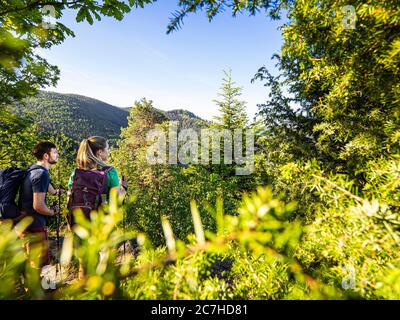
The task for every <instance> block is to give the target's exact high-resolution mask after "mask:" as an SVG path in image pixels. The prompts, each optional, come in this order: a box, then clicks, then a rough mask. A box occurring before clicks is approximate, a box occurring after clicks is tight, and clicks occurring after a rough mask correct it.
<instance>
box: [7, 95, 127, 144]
mask: <svg viewBox="0 0 400 320" xmlns="http://www.w3.org/2000/svg"><path fill="white" fill-rule="evenodd" d="M25 102H26V104H25V105H18V106H16V108H15V111H16V113H17V114H23V115H29V116H31V117H32V118H33V119H34V120H35V122H37V123H38V124H39V126H40V127H42V128H43V129H45V130H47V131H55V132H62V133H64V134H66V135H68V136H69V137H71V138H73V139H74V140H78V141H80V140H82V139H84V138H85V137H88V136H91V135H102V136H104V137H107V138H108V139H115V138H117V137H118V136H119V134H120V130H121V127H126V126H127V125H128V121H127V116H128V112H127V111H126V110H123V109H120V108H118V107H115V106H112V105H110V104H107V103H104V102H102V101H99V100H96V99H92V98H88V97H85V96H80V95H75V94H60V93H55V92H43V91H42V92H40V93H39V94H38V95H37V96H36V97H31V98H28V99H26V101H25Z"/></svg>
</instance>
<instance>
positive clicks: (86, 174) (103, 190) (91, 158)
mask: <svg viewBox="0 0 400 320" xmlns="http://www.w3.org/2000/svg"><path fill="white" fill-rule="evenodd" d="M108 155H109V146H108V142H107V139H105V138H103V137H99V136H93V137H90V138H88V139H85V140H83V141H82V142H81V144H80V146H79V150H78V154H77V157H76V164H77V166H78V168H77V169H75V170H74V171H73V172H72V174H71V177H70V179H69V182H68V189H69V191H68V208H69V210H70V213H69V216H68V222H69V225H70V227H71V228H72V227H73V226H74V225H75V218H74V216H73V211H74V210H76V209H78V208H79V209H81V210H82V212H83V213H84V215H85V217H86V218H87V219H88V220H90V213H91V211H92V210H97V209H98V208H99V206H100V205H101V204H104V203H106V202H108V199H109V195H110V191H111V189H113V188H117V190H118V194H119V195H121V196H123V195H125V192H126V189H127V186H126V182H125V181H122V180H121V181H120V180H119V178H118V173H117V171H116V170H115V168H114V167H112V166H109V165H107V164H106V161H107V160H108Z"/></svg>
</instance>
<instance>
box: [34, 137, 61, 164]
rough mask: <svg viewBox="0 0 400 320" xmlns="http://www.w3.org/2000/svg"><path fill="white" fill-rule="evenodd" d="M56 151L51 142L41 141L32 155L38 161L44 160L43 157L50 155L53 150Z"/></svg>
mask: <svg viewBox="0 0 400 320" xmlns="http://www.w3.org/2000/svg"><path fill="white" fill-rule="evenodd" d="M53 148H54V149H55V148H56V145H55V144H54V143H53V142H50V141H40V142H38V143H37V144H36V146H34V148H33V150H32V154H33V155H34V156H35V158H36V159H38V160H43V156H44V155H45V154H46V153H47V154H50V152H51V149H53Z"/></svg>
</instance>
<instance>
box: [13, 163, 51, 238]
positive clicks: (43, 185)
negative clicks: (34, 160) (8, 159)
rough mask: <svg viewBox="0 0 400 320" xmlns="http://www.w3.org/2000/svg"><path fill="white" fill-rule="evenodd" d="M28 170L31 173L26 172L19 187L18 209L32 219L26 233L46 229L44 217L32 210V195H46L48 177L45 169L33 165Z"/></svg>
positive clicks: (48, 182)
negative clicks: (39, 193) (42, 193)
mask: <svg viewBox="0 0 400 320" xmlns="http://www.w3.org/2000/svg"><path fill="white" fill-rule="evenodd" d="M29 169H30V170H31V171H29V172H28V174H27V175H26V177H25V179H24V181H23V183H22V186H21V190H20V197H19V207H20V209H21V210H24V211H26V212H27V213H28V215H30V216H31V217H32V218H33V222H32V224H31V225H30V226H29V227H28V231H32V230H33V229H43V228H45V227H46V218H45V216H44V215H42V214H40V213H38V212H36V211H35V210H34V209H33V193H35V192H46V193H47V191H48V189H49V184H50V176H49V172H48V171H47V169H46V168H45V167H42V166H39V165H36V164H34V165H32V166H30V167H29Z"/></svg>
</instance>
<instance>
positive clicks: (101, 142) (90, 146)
mask: <svg viewBox="0 0 400 320" xmlns="http://www.w3.org/2000/svg"><path fill="white" fill-rule="evenodd" d="M106 147H107V139H105V138H103V137H98V136H93V137H90V138H88V139H84V140H82V142H81V143H80V145H79V150H78V155H77V157H76V165H77V166H78V168H79V169H84V170H92V169H96V168H97V167H105V166H107V165H106V164H105V163H104V162H103V161H102V160H101V159H100V158H98V157H97V156H96V153H97V151H98V150H102V149H105V148H106Z"/></svg>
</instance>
